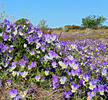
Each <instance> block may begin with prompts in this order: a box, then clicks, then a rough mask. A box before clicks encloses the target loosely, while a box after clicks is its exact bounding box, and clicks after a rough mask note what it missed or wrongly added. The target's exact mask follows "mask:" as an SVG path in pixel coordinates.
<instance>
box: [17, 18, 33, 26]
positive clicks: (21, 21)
mask: <svg viewBox="0 0 108 100" xmlns="http://www.w3.org/2000/svg"><path fill="white" fill-rule="evenodd" d="M15 24H16V25H30V24H31V25H32V23H31V22H30V21H29V20H28V19H26V18H21V19H19V20H17V21H16V22H15Z"/></svg>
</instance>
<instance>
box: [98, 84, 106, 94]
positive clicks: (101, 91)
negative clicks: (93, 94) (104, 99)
mask: <svg viewBox="0 0 108 100" xmlns="http://www.w3.org/2000/svg"><path fill="white" fill-rule="evenodd" d="M104 89H105V85H101V84H99V85H98V91H99V92H100V95H104Z"/></svg>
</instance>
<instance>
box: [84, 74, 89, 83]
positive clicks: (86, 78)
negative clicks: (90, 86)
mask: <svg viewBox="0 0 108 100" xmlns="http://www.w3.org/2000/svg"><path fill="white" fill-rule="evenodd" d="M83 79H84V80H85V82H87V81H88V80H89V74H88V73H84V75H83Z"/></svg>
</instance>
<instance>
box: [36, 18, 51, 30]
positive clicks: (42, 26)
mask: <svg viewBox="0 0 108 100" xmlns="http://www.w3.org/2000/svg"><path fill="white" fill-rule="evenodd" d="M46 23H47V21H46V20H44V19H42V20H40V22H39V24H38V25H37V27H39V29H40V30H42V31H44V30H47V29H49V27H48V25H47V24H46Z"/></svg>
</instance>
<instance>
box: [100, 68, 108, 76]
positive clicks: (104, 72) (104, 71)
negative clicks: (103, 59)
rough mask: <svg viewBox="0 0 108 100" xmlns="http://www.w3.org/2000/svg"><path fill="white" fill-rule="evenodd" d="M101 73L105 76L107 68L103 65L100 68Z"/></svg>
mask: <svg viewBox="0 0 108 100" xmlns="http://www.w3.org/2000/svg"><path fill="white" fill-rule="evenodd" d="M101 73H102V75H103V76H107V68H106V67H104V68H103V69H102V71H101Z"/></svg>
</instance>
